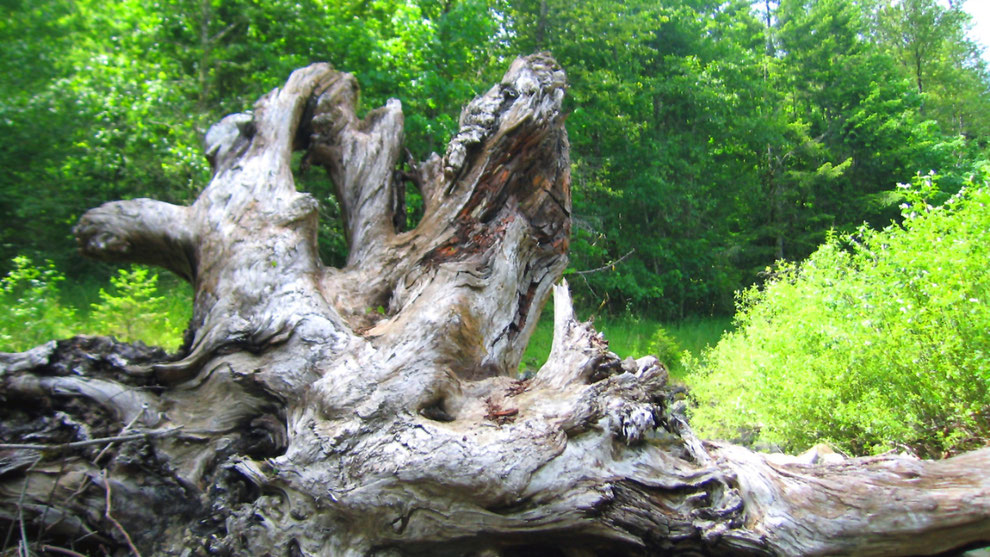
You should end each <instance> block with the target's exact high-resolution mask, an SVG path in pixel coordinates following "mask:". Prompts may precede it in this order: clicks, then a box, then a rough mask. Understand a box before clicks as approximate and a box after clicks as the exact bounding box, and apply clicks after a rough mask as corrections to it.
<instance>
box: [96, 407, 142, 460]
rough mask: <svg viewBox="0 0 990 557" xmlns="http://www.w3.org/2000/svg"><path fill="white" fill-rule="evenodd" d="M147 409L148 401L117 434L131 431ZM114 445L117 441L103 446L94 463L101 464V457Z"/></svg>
mask: <svg viewBox="0 0 990 557" xmlns="http://www.w3.org/2000/svg"><path fill="white" fill-rule="evenodd" d="M147 409H148V403H147V402H146V403H144V404H143V405H142V406H141V411H140V412H138V414H137V416H134V419H133V420H131V421H130V422H128V423H127V425H125V426H124V428H123V429H121V430H120V433H118V434H117V435H124V434H125V433H127V432H128V431H130V430H131V428H132V427H134V424H136V423H137V421H138V420H139V419H141V417H142V416H144V412H145V411H146V410H147ZM114 445H116V443H115V442H114V443H108V444H107V446H105V447H103V448H102V449H101V450H100V452H99V453H97V455H96V458H94V459H93V464H99V462H100V459H101V458H103V455H105V454H106V452H107V451H109V450H110V448H111V447H113V446H114Z"/></svg>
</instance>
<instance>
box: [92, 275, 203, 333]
mask: <svg viewBox="0 0 990 557" xmlns="http://www.w3.org/2000/svg"><path fill="white" fill-rule="evenodd" d="M110 284H111V286H112V289H111V290H110V291H107V290H105V289H103V288H101V289H100V302H99V303H96V304H93V307H92V310H93V311H92V313H91V314H90V326H91V329H92V330H93V331H94V332H97V333H99V334H106V335H112V336H115V337H117V338H118V339H119V340H123V341H125V342H134V341H137V340H140V341H142V342H145V343H148V344H152V345H156V346H163V347H165V348H168V349H175V348H177V347H178V345H179V343H180V341H181V337H182V329H183V325H184V323H181V322H178V323H177V322H176V321H177V319H176V317H175V315H174V312H171V311H170V310H169V304H168V301H167V300H166V298H165V297H164V296H161V295H160V293H159V289H158V274H157V273H153V272H151V270H149V269H148V268H147V267H143V266H140V265H131V267H130V268H128V269H120V270H119V271H118V272H117V276H115V277H112V278H111V279H110Z"/></svg>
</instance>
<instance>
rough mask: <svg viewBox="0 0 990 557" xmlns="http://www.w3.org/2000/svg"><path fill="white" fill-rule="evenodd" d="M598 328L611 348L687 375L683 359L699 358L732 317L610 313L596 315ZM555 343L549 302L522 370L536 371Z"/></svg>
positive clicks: (678, 375)
mask: <svg viewBox="0 0 990 557" xmlns="http://www.w3.org/2000/svg"><path fill="white" fill-rule="evenodd" d="M593 323H594V326H595V329H596V330H598V331H600V332H602V333H603V334H604V335H605V339H606V340H608V343H609V348H610V349H611V350H612V351H613V352H615V353H616V354H617V355H618V356H619V357H621V358H626V357H628V356H633V357H636V358H638V357H640V356H645V355H647V354H653V355H655V356H657V357H658V358H659V359H660V361H661V362H663V363H664V364H665V365H666V366H667V368H668V369H669V370H670V373H671V376H672V377H675V378H679V377H681V376H683V375H684V365H683V363H682V362H683V361H684V360H685V359H686V360H687V361H690V360H691V358H697V357H698V356H699V355H700V354H701V352H702V351H703V350H704V349H705V348H706V347H708V346H714V345H715V343H717V342H718V339H719V338H720V337H721V336H722V334H723V333H724V332H725V331H726V330H727V329H728V328H729V327H730V326H731V325H732V320H731V319H730V318H728V317H689V318H687V319H685V320H683V321H679V322H676V323H662V322H660V321H657V320H653V319H648V318H642V317H637V316H632V315H607V316H603V317H599V318H596V319H593ZM552 343H553V307H552V304H548V305H547V308H546V309H545V310H544V311H543V315H541V317H540V321H539V323H538V324H537V326H536V330H535V331H534V332H533V336H532V338H531V339H530V341H529V346H528V347H527V348H526V352H525V353H524V354H523V360H522V363H521V365H520V372H522V373H528V374H532V373H534V372H535V371H536V370H538V369H539V368H540V367H541V366H543V364H544V363H546V360H547V357H548V356H549V354H550V347H551V345H552Z"/></svg>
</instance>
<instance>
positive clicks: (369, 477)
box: [0, 55, 990, 556]
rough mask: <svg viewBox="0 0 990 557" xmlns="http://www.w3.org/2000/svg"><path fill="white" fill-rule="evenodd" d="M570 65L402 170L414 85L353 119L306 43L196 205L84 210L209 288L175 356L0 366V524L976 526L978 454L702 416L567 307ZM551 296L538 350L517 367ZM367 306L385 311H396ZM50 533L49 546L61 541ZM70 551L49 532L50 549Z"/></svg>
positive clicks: (920, 539) (187, 527) (918, 532)
mask: <svg viewBox="0 0 990 557" xmlns="http://www.w3.org/2000/svg"><path fill="white" fill-rule="evenodd" d="M564 89H565V80H564V73H563V71H562V70H561V69H560V68H559V67H558V66H557V65H556V63H555V62H554V61H553V60H552V59H551V58H550V57H549V56H547V55H534V56H530V57H528V58H522V59H518V60H516V61H515V62H514V63H513V64H512V66H511V68H510V69H509V70H508V72H507V73H506V75H505V77H504V78H503V80H502V82H501V83H500V84H498V85H496V86H495V87H493V88H492V89H491V90H490V91H488V92H487V93H486V94H485V95H483V96H481V97H479V98H477V99H475V100H474V101H473V102H471V103H470V104H469V105H468V107H467V108H466V109H465V110H464V112H463V114H462V116H461V123H460V131H459V132H458V134H457V135H456V136H455V137H454V139H453V140H452V141H451V143H450V145H449V146H448V148H447V152H446V154H445V155H444V156H443V157H442V158H441V157H439V156H436V155H434V156H433V157H431V158H430V159H429V160H427V161H426V162H424V163H422V164H420V165H419V166H417V167H416V168H415V169H414V170H413V171H412V172H406V173H405V175H406V176H410V175H411V176H412V178H413V180H414V182H415V183H416V184H417V186H418V187H419V188H420V191H421V192H422V195H423V199H424V204H425V213H424V216H423V218H422V220H421V222H420V223H419V225H418V226H417V227H416V228H415V229H413V230H410V231H407V232H400V231H398V230H397V226H396V225H395V223H396V222H397V221H402V220H404V214H403V213H402V206H403V204H402V202H401V200H402V195H401V192H402V191H403V187H404V186H403V184H401V183H399V181H398V180H399V178H398V176H399V173H398V172H397V163H398V160H399V157H400V146H401V144H402V126H403V116H402V111H401V107H400V103H399V102H398V101H396V100H391V101H389V102H388V103H387V105H386V106H385V107H383V108H380V109H377V110H375V111H373V112H371V113H369V114H368V115H367V117H366V118H365V119H364V120H358V119H357V117H356V116H355V111H356V107H355V103H356V99H357V85H356V83H355V80H354V78H353V77H351V76H350V75H348V74H345V73H340V72H337V71H334V70H332V69H331V68H330V67H329V66H327V65H325V64H316V65H313V66H310V67H308V68H304V69H301V70H298V71H296V72H295V73H293V74H292V76H291V77H290V78H289V80H288V82H287V83H286V85H285V87H284V88H282V89H276V90H274V91H272V92H270V93H269V94H267V95H265V96H264V97H263V98H262V99H261V100H259V101H258V103H257V105H256V106H255V109H254V111H253V112H252V113H249V114H235V115H232V116H228V117H226V118H224V119H223V120H222V121H221V122H219V123H218V124H217V125H215V126H214V127H213V128H212V129H211V130H210V131H209V133H208V134H207V137H206V142H207V156H208V157H209V158H210V160H211V162H212V164H213V167H214V176H213V179H212V181H211V182H210V184H209V186H207V187H206V189H205V190H204V191H203V193H202V194H201V195H200V197H199V199H198V200H197V201H196V203H194V204H193V205H192V206H190V207H177V206H173V205H169V204H165V203H161V202H157V201H151V200H147V199H138V200H131V201H119V202H114V203H108V204H106V205H103V206H101V207H99V208H96V209H93V210H91V211H89V212H88V213H86V214H85V215H84V216H83V218H82V219H81V221H80V223H79V225H78V227H77V229H76V233H77V235H78V237H79V241H80V244H81V246H82V250H83V252H84V253H86V254H87V255H90V256H94V257H99V258H104V259H111V260H118V261H138V262H144V263H151V264H155V265H161V266H163V267H166V268H168V269H170V270H172V271H174V272H176V273H178V274H179V275H181V276H183V277H185V278H186V279H188V280H189V281H190V282H191V283H192V284H193V286H194V289H195V308H194V315H193V319H192V322H191V325H190V329H189V333H188V339H189V341H188V344H187V347H186V348H185V349H184V350H183V351H182V352H181V353H180V354H179V355H177V356H176V357H172V358H168V357H165V355H164V354H162V353H160V352H156V351H154V350H149V349H144V348H141V347H140V346H128V345H121V344H117V343H115V342H114V341H112V340H110V339H105V338H87V337H79V338H75V339H71V340H65V341H59V342H52V343H49V344H46V345H43V346H39V347H38V348H35V349H34V350H31V351H29V352H25V353H22V354H11V355H5V356H3V358H2V367H0V379H2V381H3V391H2V397H3V410H2V411H0V412H2V418H3V422H2V427H0V435H2V436H3V441H4V443H5V444H4V445H3V447H2V449H0V522H2V525H3V526H4V527H5V528H6V530H7V531H8V532H9V533H8V535H7V537H6V542H5V543H6V547H7V548H13V547H15V546H16V545H17V544H21V545H22V546H23V547H24V548H25V549H27V548H31V549H33V550H34V551H38V552H44V551H48V552H49V553H52V554H57V553H58V552H60V551H61V552H62V553H63V554H64V552H65V549H71V550H74V551H76V552H80V553H92V554H103V552H109V553H111V554H119V555H123V554H130V553H136V552H142V553H144V554H146V555H150V554H155V555H175V556H179V555H182V556H186V555H212V554H220V555H285V556H295V555H333V556H345V555H534V554H541V555H568V556H591V555H623V554H630V555H656V554H666V553H677V552H686V553H695V554H718V555H727V554H777V555H797V554H806V555H813V554H836V553H839V554H858V555H907V554H935V553H939V552H944V551H949V550H952V549H954V548H960V547H964V546H973V545H978V544H979V543H980V542H986V541H988V540H990V474H988V471H990V451H988V450H983V451H977V452H974V453H970V454H966V455H963V456H959V457H956V458H952V459H949V460H945V461H942V462H925V461H919V460H916V459H913V458H910V457H906V456H882V457H875V458H862V459H848V460H844V461H841V462H833V463H820V462H813V461H810V460H807V461H801V460H800V459H797V458H793V457H782V456H777V457H771V456H768V455H761V454H756V453H753V452H750V451H748V450H745V449H743V448H740V447H736V446H731V445H726V444H720V443H706V442H703V441H700V440H698V439H696V438H695V437H694V435H693V434H692V433H691V430H690V429H689V427H688V426H687V424H686V422H685V420H684V418H683V414H682V411H681V409H680V407H679V406H678V404H675V403H674V402H673V398H672V397H671V396H670V394H669V393H670V391H669V389H668V385H667V372H666V370H665V368H664V367H663V366H662V365H661V364H660V363H659V362H658V361H657V360H656V358H653V357H644V358H641V359H639V360H632V359H626V360H620V359H619V358H618V357H617V356H616V355H615V354H613V353H611V352H610V351H609V350H608V345H607V343H606V342H605V340H604V339H603V338H602V336H601V335H600V334H598V333H596V332H595V331H594V329H593V328H592V327H591V325H590V324H587V323H579V322H578V321H577V320H576V319H575V317H574V313H573V310H572V308H571V303H570V298H569V294H568V292H567V287H566V285H564V284H560V285H556V286H555V283H557V282H558V281H559V279H560V277H561V273H562V271H563V269H564V267H565V264H566V257H567V255H566V254H567V248H568V235H569V229H570V217H571V215H570V212H571V205H570V192H569V162H568V144H567V135H566V133H565V131H564V116H563V114H562V112H561V101H562V99H563V96H564ZM294 150H304V151H305V152H306V154H305V159H304V162H305V164H308V165H320V166H324V167H326V168H327V170H328V172H329V174H330V177H331V178H332V180H333V183H334V184H335V186H336V192H337V197H338V200H339V202H340V205H341V207H342V208H343V216H344V226H345V229H346V232H347V237H348V240H349V250H350V251H349V258H348V262H347V265H346V266H345V267H343V268H340V269H335V268H328V267H325V266H324V265H322V264H321V262H320V261H319V259H318V257H317V249H316V227H317V216H316V215H317V211H316V206H317V204H316V202H315V201H314V199H313V198H312V197H310V196H309V195H307V194H302V193H299V192H297V191H296V190H295V187H294V185H293V177H292V171H291V169H290V161H291V155H292V152H293V151H294ZM551 292H552V293H553V295H554V314H555V315H554V322H555V325H554V327H555V333H554V334H555V336H554V342H553V349H552V353H551V355H550V359H549V361H548V362H547V364H546V365H545V366H543V368H542V369H540V370H539V372H538V373H537V374H536V376H535V377H534V378H532V379H531V380H519V379H517V378H516V373H515V372H516V370H517V367H518V364H519V361H520V358H521V354H522V352H523V349H524V348H525V346H526V342H527V340H528V339H529V336H530V334H531V332H532V330H533V327H534V325H535V322H536V320H537V317H538V315H539V314H540V311H541V309H542V307H543V305H544V303H545V302H546V300H547V298H548V296H549V295H550V294H551ZM379 308H380V309H381V310H383V311H380V310H379ZM46 547H47V550H46V549H45V548H46ZM60 548H61V549H60Z"/></svg>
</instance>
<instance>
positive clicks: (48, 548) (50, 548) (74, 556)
mask: <svg viewBox="0 0 990 557" xmlns="http://www.w3.org/2000/svg"><path fill="white" fill-rule="evenodd" d="M38 549H40V550H41V551H43V552H45V553H58V554H60V555H68V556H69V557H86V556H85V555H83V554H82V553H77V552H75V551H72V550H71V549H67V548H64V547H59V546H57V545H47V544H44V545H42V546H41V547H39V548H38Z"/></svg>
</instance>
